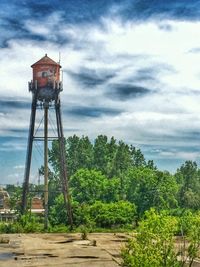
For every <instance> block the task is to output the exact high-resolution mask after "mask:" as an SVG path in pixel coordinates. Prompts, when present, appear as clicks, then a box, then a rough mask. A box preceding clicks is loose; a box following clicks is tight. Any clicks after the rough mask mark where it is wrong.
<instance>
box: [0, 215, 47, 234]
mask: <svg viewBox="0 0 200 267" xmlns="http://www.w3.org/2000/svg"><path fill="white" fill-rule="evenodd" d="M42 231H43V224H41V223H40V222H39V218H38V217H36V216H34V215H31V214H25V215H22V216H20V217H19V218H18V221H16V222H9V223H6V222H2V223H0V233H35V232H42Z"/></svg>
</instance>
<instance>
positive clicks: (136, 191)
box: [125, 167, 178, 216]
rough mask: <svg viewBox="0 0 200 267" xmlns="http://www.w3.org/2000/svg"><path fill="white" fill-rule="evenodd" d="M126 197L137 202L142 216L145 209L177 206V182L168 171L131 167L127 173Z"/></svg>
mask: <svg viewBox="0 0 200 267" xmlns="http://www.w3.org/2000/svg"><path fill="white" fill-rule="evenodd" d="M125 184H126V186H125V187H126V199H127V200H128V201H130V202H132V203H135V204H136V206H137V208H138V213H139V215H140V216H141V215H142V214H143V212H144V211H146V210H148V209H150V208H151V207H155V208H156V209H157V210H162V209H169V208H174V207H176V206H177V200H176V197H177V190H178V187H177V183H176V180H175V177H174V176H173V175H171V174H169V173H168V172H161V171H157V170H152V169H148V168H146V167H143V168H131V169H129V170H128V172H127V173H126V180H125Z"/></svg>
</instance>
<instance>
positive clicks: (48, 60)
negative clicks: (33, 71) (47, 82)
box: [31, 54, 61, 68]
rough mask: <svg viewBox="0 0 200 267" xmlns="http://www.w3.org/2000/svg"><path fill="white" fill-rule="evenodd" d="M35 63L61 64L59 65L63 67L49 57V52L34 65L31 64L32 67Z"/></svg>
mask: <svg viewBox="0 0 200 267" xmlns="http://www.w3.org/2000/svg"><path fill="white" fill-rule="evenodd" d="M35 65H56V66H57V65H59V67H60V68H61V66H60V64H59V63H57V62H55V61H54V60H53V59H51V58H50V57H48V56H47V54H45V56H44V57H42V58H41V59H40V60H38V61H37V62H35V63H34V64H33V65H31V67H32V68H33V67H34V66H35Z"/></svg>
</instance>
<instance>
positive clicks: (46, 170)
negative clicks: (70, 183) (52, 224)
mask: <svg viewBox="0 0 200 267" xmlns="http://www.w3.org/2000/svg"><path fill="white" fill-rule="evenodd" d="M44 208H45V214H44V229H45V230H47V229H48V104H47V103H44Z"/></svg>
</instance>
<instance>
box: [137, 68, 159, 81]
mask: <svg viewBox="0 0 200 267" xmlns="http://www.w3.org/2000/svg"><path fill="white" fill-rule="evenodd" d="M156 74H157V73H156V71H155V68H141V69H139V70H137V71H136V73H135V75H134V77H133V80H134V81H135V82H140V81H155V76H156Z"/></svg>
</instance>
